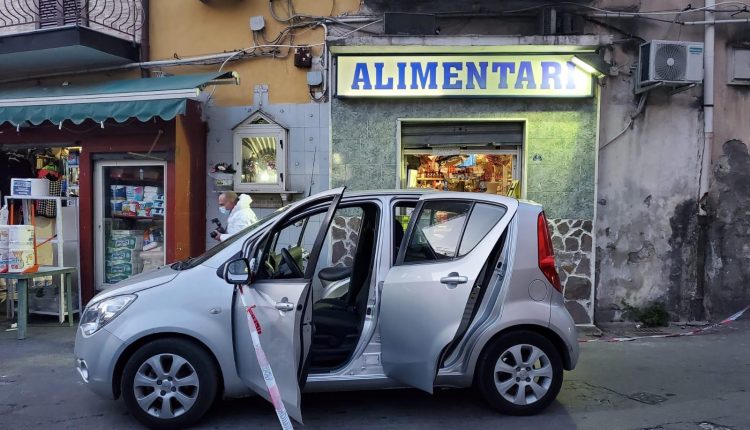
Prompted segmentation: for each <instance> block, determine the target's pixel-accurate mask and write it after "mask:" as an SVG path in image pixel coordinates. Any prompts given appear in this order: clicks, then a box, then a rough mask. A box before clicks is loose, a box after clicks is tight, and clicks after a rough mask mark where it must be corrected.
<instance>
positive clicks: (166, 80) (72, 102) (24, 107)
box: [0, 72, 238, 126]
mask: <svg viewBox="0 0 750 430" xmlns="http://www.w3.org/2000/svg"><path fill="white" fill-rule="evenodd" d="M225 83H235V84H236V83H238V78H237V75H236V74H235V73H233V72H224V73H202V74H194V75H182V76H165V77H161V78H144V79H128V80H119V81H107V82H101V83H96V84H89V85H78V84H72V85H66V86H56V87H29V88H17V89H10V90H0V125H2V124H4V123H6V122H9V123H11V124H13V125H14V126H18V125H20V124H23V123H24V122H29V123H31V124H34V125H38V124H41V123H43V122H44V121H50V122H52V123H53V124H60V123H62V122H65V121H71V122H73V123H75V124H80V123H82V122H84V121H86V120H87V119H90V120H93V121H96V122H103V121H106V120H108V119H113V120H115V121H117V122H124V121H127V120H128V119H130V118H137V119H138V120H140V121H148V120H149V119H151V118H154V117H159V118H162V119H164V120H170V119H172V118H174V117H175V116H176V115H179V114H184V113H185V110H186V106H187V100H188V99H194V98H197V97H198V96H199V95H200V91H201V90H202V89H203V88H205V87H206V86H208V85H217V84H225Z"/></svg>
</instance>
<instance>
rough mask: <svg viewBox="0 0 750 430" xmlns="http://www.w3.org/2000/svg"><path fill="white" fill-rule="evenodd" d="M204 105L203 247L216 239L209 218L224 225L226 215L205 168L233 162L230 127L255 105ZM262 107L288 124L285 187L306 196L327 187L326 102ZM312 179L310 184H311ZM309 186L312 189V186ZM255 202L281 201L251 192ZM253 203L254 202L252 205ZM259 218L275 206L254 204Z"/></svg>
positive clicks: (249, 112)
mask: <svg viewBox="0 0 750 430" xmlns="http://www.w3.org/2000/svg"><path fill="white" fill-rule="evenodd" d="M204 109H205V116H206V121H207V123H208V135H207V142H206V145H207V148H206V149H207V151H206V190H207V198H206V205H207V207H206V233H207V235H206V238H207V242H206V247H207V248H210V247H212V246H214V245H215V244H216V243H217V242H216V241H214V240H213V239H211V238H210V237H209V236H208V232H210V231H211V230H213V224H211V222H210V221H211V219H212V218H219V219H220V220H221V222H222V224H224V225H226V216H223V215H221V214H219V210H218V205H217V198H218V192H216V191H214V185H213V179H212V178H210V177H209V176H208V172H210V171H211V168H212V167H213V166H214V165H216V164H217V163H221V162H226V163H232V162H233V161H234V160H233V156H234V149H233V147H232V144H233V131H232V128H233V127H235V126H236V125H237V124H239V123H240V122H242V121H244V120H245V119H246V118H247V117H248V116H250V115H251V114H253V113H255V112H256V110H257V109H258V106H240V107H215V106H208V107H206V108H204ZM262 111H263V112H264V113H265V114H267V115H268V116H270V117H271V118H272V119H273V120H274V121H276V122H278V123H279V124H281V125H282V126H283V127H285V128H287V129H288V131H289V133H288V145H289V147H288V150H289V152H288V154H287V175H288V182H287V187H288V188H289V190H292V191H300V192H301V194H298V195H296V196H295V197H294V198H295V199H299V198H302V197H303V196H307V195H308V194H309V192H310V191H312V193H313V194H315V193H317V192H320V191H323V190H326V189H328V188H329V187H328V184H329V178H328V172H329V159H328V158H329V157H328V154H329V141H330V139H329V134H328V124H329V121H328V106H327V105H326V104H317V103H309V104H270V105H264V106H263V107H262ZM311 183H312V187H311ZM311 188H312V189H311ZM251 197H253V200H254V201H255V202H256V205H260V206H265V205H264V204H261V201H263V203H266V202H268V201H269V200H274V201H280V200H279V197H278V195H277V196H269V195H253V194H251ZM251 206H253V205H251ZM253 210H254V211H255V214H256V215H258V217H259V218H261V217H263V216H266V215H268V214H270V213H271V212H273V211H274V210H275V209H274V208H267V207H254V208H253Z"/></svg>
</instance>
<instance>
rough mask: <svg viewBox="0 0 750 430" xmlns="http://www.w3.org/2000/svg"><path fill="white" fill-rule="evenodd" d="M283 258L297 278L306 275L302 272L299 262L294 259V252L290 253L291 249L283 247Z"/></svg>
mask: <svg viewBox="0 0 750 430" xmlns="http://www.w3.org/2000/svg"><path fill="white" fill-rule="evenodd" d="M281 258H283V259H284V263H285V264H286V267H288V268H289V270H291V271H292V275H294V277H295V278H304V277H305V274H304V273H302V269H300V268H299V266H298V265H297V262H296V261H294V257H292V254H290V253H289V250H287V249H286V248H281Z"/></svg>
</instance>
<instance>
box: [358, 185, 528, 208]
mask: <svg viewBox="0 0 750 430" xmlns="http://www.w3.org/2000/svg"><path fill="white" fill-rule="evenodd" d="M426 194H431V195H435V194H439V195H441V196H445V198H448V199H457V198H461V196H466V195H474V196H476V195H480V196H482V200H491V201H495V202H498V203H506V204H507V201H508V200H515V201H517V202H518V204H519V205H524V206H526V205H529V206H540V205H539V204H538V203H535V202H533V201H530V200H518V199H515V198H513V197H507V196H503V195H497V194H486V193H467V192H462V191H436V190H431V189H424V190H419V189H394V190H382V189H381V190H356V191H344V195H343V198H344V200H349V199H357V198H362V197H412V198H415V199H417V198H419V197H421V196H423V195H426Z"/></svg>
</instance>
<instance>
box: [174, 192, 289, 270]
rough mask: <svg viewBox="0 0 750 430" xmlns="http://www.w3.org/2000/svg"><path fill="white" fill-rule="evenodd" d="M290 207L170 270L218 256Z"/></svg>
mask: <svg viewBox="0 0 750 430" xmlns="http://www.w3.org/2000/svg"><path fill="white" fill-rule="evenodd" d="M289 206H290V205H286V206H284V207H281V208H279V209H278V210H276V211H274V212H272V213H270V214H269V215H266V216H264V217H263V218H260V219H259V220H258V221H256V222H254V223H253V224H250V225H249V226H247V227H245V228H244V229H242V230H240V231H239V232H237V233H235V234H233V235H232V236H230V237H229V238H227V239H226V240H223V241H221V242H220V243H219V244H218V245H216V246H214V247H213V248H211V249H209V250H208V251H206V252H204V253H203V254H201V255H200V256H198V257H191V258H187V259H185V260H181V261H178V262H176V263H174V264H172V268H173V269H175V270H185V269H190V268H192V267H195V266H197V265H199V264H202V263H203V262H204V261H206V260H208V259H209V258H211V257H213V256H214V255H216V254H218V253H219V252H221V251H223V250H224V249H226V248H227V247H229V246H231V245H232V244H233V243H234V242H236V241H238V240H240V239H241V238H243V237H245V236H246V235H247V233H250V232H251V231H253V230H255V229H256V228H258V227H260V226H261V225H263V224H265V223H266V222H267V221H269V220H271V219H272V218H275V217H277V216H279V214H281V213H282V212H284V211H285V210H287V209H288V208H289Z"/></svg>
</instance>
